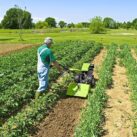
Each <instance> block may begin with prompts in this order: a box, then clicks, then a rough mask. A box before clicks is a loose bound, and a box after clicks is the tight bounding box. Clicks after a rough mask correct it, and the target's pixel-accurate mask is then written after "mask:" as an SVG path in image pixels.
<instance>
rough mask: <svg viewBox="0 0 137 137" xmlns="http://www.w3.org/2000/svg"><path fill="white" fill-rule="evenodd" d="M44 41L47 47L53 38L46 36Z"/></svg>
mask: <svg viewBox="0 0 137 137" xmlns="http://www.w3.org/2000/svg"><path fill="white" fill-rule="evenodd" d="M44 43H45V44H46V45H47V46H48V47H50V46H51V45H52V44H53V39H52V38H51V37H47V38H45V40H44Z"/></svg>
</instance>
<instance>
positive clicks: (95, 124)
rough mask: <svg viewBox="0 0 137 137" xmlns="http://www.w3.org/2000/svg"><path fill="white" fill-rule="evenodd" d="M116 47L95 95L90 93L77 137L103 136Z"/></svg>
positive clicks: (76, 132) (105, 62) (110, 55)
mask: <svg viewBox="0 0 137 137" xmlns="http://www.w3.org/2000/svg"><path fill="white" fill-rule="evenodd" d="M115 55H116V46H115V45H112V46H111V47H109V49H108V52H107V56H106V57H105V59H104V61H103V63H102V67H101V70H100V72H99V80H98V82H97V83H96V87H95V89H94V90H93V93H89V96H88V103H87V107H86V108H85V109H84V110H83V113H82V116H81V120H80V123H79V125H78V126H77V128H76V131H75V135H74V136H75V137H97V136H100V134H101V124H102V122H103V114H102V111H103V108H104V106H105V102H106V100H107V95H106V93H105V91H106V88H107V87H108V86H109V85H111V84H112V70H113V66H114V63H115Z"/></svg>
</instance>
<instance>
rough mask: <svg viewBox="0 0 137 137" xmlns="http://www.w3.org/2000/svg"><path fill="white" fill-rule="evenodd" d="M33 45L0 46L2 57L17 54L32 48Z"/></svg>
mask: <svg viewBox="0 0 137 137" xmlns="http://www.w3.org/2000/svg"><path fill="white" fill-rule="evenodd" d="M33 46H36V45H32V44H0V56H1V55H6V54H10V53H13V52H17V51H20V50H23V49H27V48H31V47H33Z"/></svg>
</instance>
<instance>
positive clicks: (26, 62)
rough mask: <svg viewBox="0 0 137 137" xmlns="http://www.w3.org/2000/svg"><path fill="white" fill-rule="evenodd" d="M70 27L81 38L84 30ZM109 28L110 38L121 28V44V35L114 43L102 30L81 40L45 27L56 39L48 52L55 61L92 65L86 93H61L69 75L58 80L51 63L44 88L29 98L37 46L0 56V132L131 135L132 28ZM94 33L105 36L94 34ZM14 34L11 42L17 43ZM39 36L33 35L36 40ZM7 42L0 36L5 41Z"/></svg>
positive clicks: (136, 125) (134, 122) (21, 136)
mask: <svg viewBox="0 0 137 137" xmlns="http://www.w3.org/2000/svg"><path fill="white" fill-rule="evenodd" d="M63 33H65V32H63ZM72 33H74V34H76V33H80V37H81V36H82V35H84V34H85V37H82V38H83V39H86V38H87V36H86V35H87V34H86V33H88V32H72ZM72 33H71V34H72ZM109 33H111V34H112V35H113V36H114V35H115V36H116V38H117V37H119V35H123V34H124V35H123V39H127V41H126V42H127V44H124V42H123V43H122V37H121V36H120V40H118V41H116V44H110V42H112V41H113V40H112V39H110V40H109V38H110V37H111V36H110V37H109V35H107V34H106V35H107V37H106V35H105V34H100V35H98V36H97V35H96V36H95V35H94V36H93V37H94V39H92V38H91V37H89V38H88V39H87V40H86V41H84V40H80V37H79V38H78V39H77V38H76V39H75V38H74V39H75V40H71V41H70V40H67V39H70V37H69V36H68V38H65V37H64V39H63V41H61V40H60V38H59V37H60V36H59V35H62V34H61V33H59V35H58V36H59V37H57V36H55V33H53V34H52V33H48V35H49V34H51V37H53V38H54V39H55V40H56V41H57V42H56V43H55V45H54V46H53V52H54V54H55V56H56V57H57V59H58V61H59V63H60V64H62V65H63V66H65V67H67V68H69V67H74V68H81V66H82V64H83V63H85V62H87V63H92V64H94V65H95V68H94V76H95V78H96V85H95V87H92V88H91V91H90V92H89V94H88V97H87V98H77V97H69V96H66V90H67V87H68V85H69V83H70V82H72V78H71V76H70V75H68V76H67V77H66V78H64V79H63V80H62V81H61V82H59V81H58V79H60V77H61V76H60V74H59V73H58V71H57V70H56V69H54V68H51V71H50V74H49V77H50V84H51V89H50V91H47V92H46V93H45V94H44V95H43V96H41V97H40V98H39V99H38V100H34V95H35V91H36V90H37V88H38V80H37V73H36V65H37V54H36V52H37V48H38V47H37V46H33V47H31V48H26V49H24V50H21V51H18V52H15V53H11V54H7V55H6V54H5V55H3V56H1V57H0V64H1V65H0V89H1V92H0V137H30V136H33V137H72V136H73V137H100V136H102V137H115V136H116V137H118V136H120V137H121V136H123V135H124V137H126V136H128V137H134V136H137V116H136V111H137V105H136V104H137V92H136V91H137V84H136V83H137V74H136V72H137V67H136V66H137V61H136V60H137V47H136V46H133V45H134V44H133V43H132V42H131V41H132V39H135V37H136V35H137V33H136V32H133V31H132V32H130V31H128V32H123V31H121V32H120V31H118V32H116V31H111V32H109ZM119 33H120V34H119ZM121 33H122V34H121ZM133 33H134V34H135V35H133ZM68 34H69V33H68ZM131 34H132V35H131ZM5 35H7V34H5ZM42 35H43V36H45V34H42ZM129 35H130V36H129ZM95 37H96V38H95ZM97 37H98V38H99V37H104V40H106V39H108V41H107V42H103V41H100V40H101V39H98V40H97ZM41 38H44V37H41ZM114 38H115V37H114ZM3 39H4V35H3ZM14 40H15V39H14ZM14 40H13V41H12V40H11V43H12V42H15V43H18V42H17V41H16V40H15V41H14ZM40 40H41V39H40ZM40 40H38V39H37V40H36V43H39V41H40ZM88 40H90V41H88ZM92 40H97V42H102V43H97V42H94V41H92ZM111 40H112V41H111ZM135 40H136V39H135ZM8 42H9V40H7V41H4V43H5V44H6V43H8ZM31 42H32V43H31ZM31 42H30V43H31V44H33V42H34V41H31ZM134 43H135V41H134ZM27 44H29V43H27ZM120 44H123V45H120ZM106 45H109V46H106ZM15 49H16V48H15ZM4 52H5V51H4ZM32 59H33V60H32Z"/></svg>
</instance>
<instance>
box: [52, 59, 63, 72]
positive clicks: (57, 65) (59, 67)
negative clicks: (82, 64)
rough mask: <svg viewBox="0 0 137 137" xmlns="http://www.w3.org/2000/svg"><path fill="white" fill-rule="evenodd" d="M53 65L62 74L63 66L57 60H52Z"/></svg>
mask: <svg viewBox="0 0 137 137" xmlns="http://www.w3.org/2000/svg"><path fill="white" fill-rule="evenodd" d="M53 65H55V67H56V68H57V69H58V71H59V72H60V73H61V74H62V73H63V68H62V67H61V66H60V65H59V63H58V62H57V61H54V62H53Z"/></svg>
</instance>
